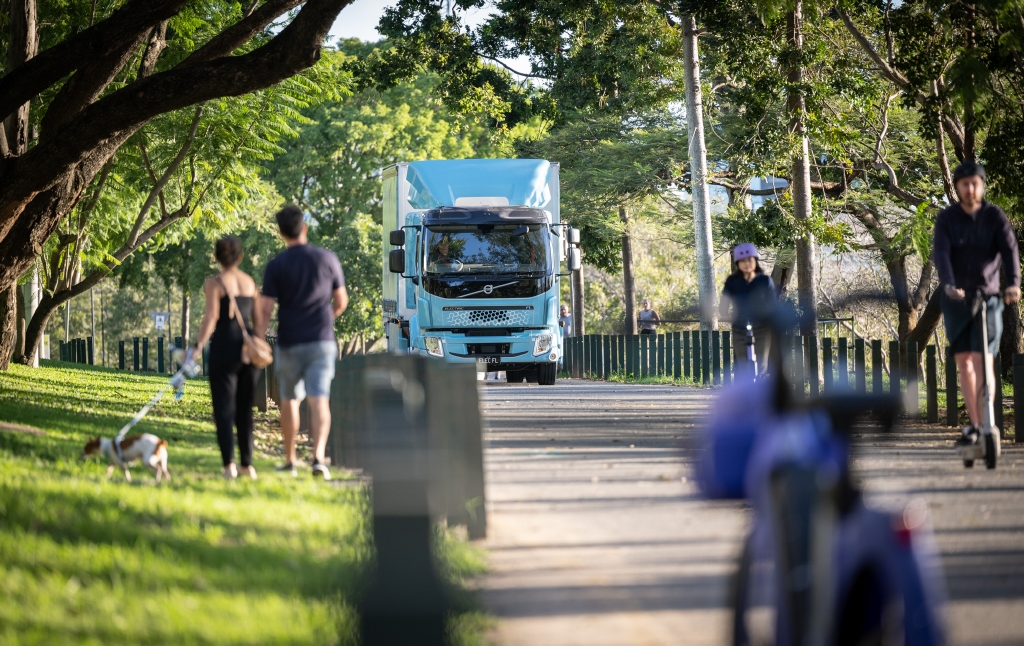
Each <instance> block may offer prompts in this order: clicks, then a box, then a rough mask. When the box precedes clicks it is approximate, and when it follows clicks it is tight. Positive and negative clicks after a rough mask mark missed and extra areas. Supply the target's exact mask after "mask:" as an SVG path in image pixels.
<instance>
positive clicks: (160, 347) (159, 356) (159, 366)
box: [156, 336, 164, 374]
mask: <svg viewBox="0 0 1024 646" xmlns="http://www.w3.org/2000/svg"><path fill="white" fill-rule="evenodd" d="M156 371H157V372H158V373H160V374H164V338H163V337H162V336H158V337H157V338H156Z"/></svg>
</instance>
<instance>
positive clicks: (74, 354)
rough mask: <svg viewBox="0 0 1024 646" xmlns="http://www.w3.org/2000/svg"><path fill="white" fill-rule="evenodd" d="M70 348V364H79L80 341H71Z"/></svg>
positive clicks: (69, 342) (68, 344)
mask: <svg viewBox="0 0 1024 646" xmlns="http://www.w3.org/2000/svg"><path fill="white" fill-rule="evenodd" d="M67 346H68V363H78V339H71V340H70V341H68V343H67Z"/></svg>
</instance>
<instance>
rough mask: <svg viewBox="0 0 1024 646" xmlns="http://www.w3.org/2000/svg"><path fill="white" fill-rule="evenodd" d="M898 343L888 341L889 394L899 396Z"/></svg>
mask: <svg viewBox="0 0 1024 646" xmlns="http://www.w3.org/2000/svg"><path fill="white" fill-rule="evenodd" d="M900 377H901V375H900V342H899V341H889V393H890V394H892V395H899V394H900V386H902V385H903V384H901V383H900Z"/></svg>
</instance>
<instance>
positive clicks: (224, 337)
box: [195, 236, 266, 479]
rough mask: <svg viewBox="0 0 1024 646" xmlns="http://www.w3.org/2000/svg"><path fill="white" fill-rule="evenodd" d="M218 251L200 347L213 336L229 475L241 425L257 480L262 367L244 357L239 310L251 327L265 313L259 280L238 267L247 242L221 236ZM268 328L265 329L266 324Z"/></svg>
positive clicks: (246, 465)
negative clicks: (255, 415) (256, 403)
mask: <svg viewBox="0 0 1024 646" xmlns="http://www.w3.org/2000/svg"><path fill="white" fill-rule="evenodd" d="M214 256H215V257H216V258H217V263H218V264H219V265H220V269H221V271H220V273H219V274H217V275H216V276H212V277H210V278H207V279H206V283H204V284H203V293H204V294H205V295H206V309H205V310H204V311H203V322H202V324H201V325H200V326H199V336H198V337H197V338H196V343H195V348H196V351H197V352H198V351H199V349H200V348H202V347H203V346H205V345H206V342H207V341H208V340H209V341H210V357H209V361H208V362H207V368H208V372H209V376H210V396H211V398H212V400H213V419H214V422H215V424H216V426H217V444H218V445H219V446H220V457H221V462H222V463H223V465H224V477H225V478H229V479H234V478H237V477H238V467H237V466H236V465H235V438H234V433H233V431H234V430H235V429H237V431H238V458H239V464H240V465H241V467H242V469H241V470H242V473H243V474H245V475H248V476H249V477H250V478H253V479H255V478H256V469H255V468H254V467H253V466H252V452H253V437H252V426H253V422H252V405H253V393H254V392H255V390H256V380H257V378H258V376H259V371H258V370H257V369H256V368H255V367H253V366H251V365H249V364H247V363H243V362H242V338H243V335H242V327H241V326H242V324H241V323H239V321H238V314H240V315H241V318H242V320H243V321H245V322H246V328H247V330H248V329H251V328H260V327H261V325H260V323H261V321H260V320H259V316H260V312H259V310H258V309H256V308H255V307H254V305H255V303H256V295H257V291H256V281H254V280H253V279H252V276H250V275H249V274H247V273H245V272H244V271H242V270H240V269H239V268H238V263H240V262H241V261H242V242H241V241H240V240H239V239H238V238H236V237H235V236H228V237H226V238H221V239H220V240H218V241H217V244H216V246H215V247H214ZM236 308H237V310H236ZM236 311H237V314H236ZM250 322H251V325H250ZM262 327H263V328H265V327H266V324H265V323H264V324H263V325H262ZM211 337H212V338H211Z"/></svg>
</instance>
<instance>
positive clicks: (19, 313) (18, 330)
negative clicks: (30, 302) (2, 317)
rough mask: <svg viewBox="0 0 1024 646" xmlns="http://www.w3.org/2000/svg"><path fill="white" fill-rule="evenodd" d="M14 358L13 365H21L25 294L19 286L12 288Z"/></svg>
mask: <svg viewBox="0 0 1024 646" xmlns="http://www.w3.org/2000/svg"><path fill="white" fill-rule="evenodd" d="M14 302H15V312H16V313H15V316H14V333H15V334H14V352H13V353H12V356H13V357H14V362H15V363H21V362H22V358H23V357H24V356H25V292H24V290H23V288H22V286H21V285H17V286H16V287H15V288H14Z"/></svg>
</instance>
